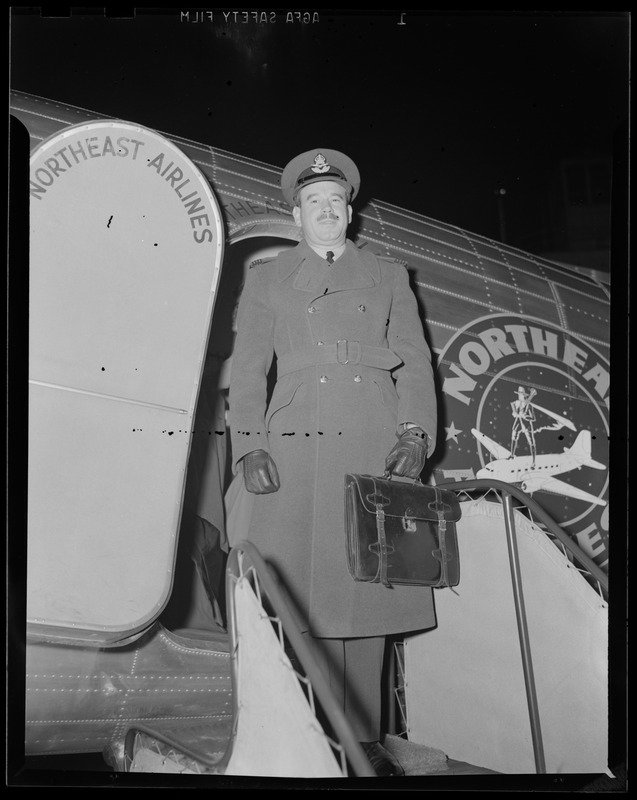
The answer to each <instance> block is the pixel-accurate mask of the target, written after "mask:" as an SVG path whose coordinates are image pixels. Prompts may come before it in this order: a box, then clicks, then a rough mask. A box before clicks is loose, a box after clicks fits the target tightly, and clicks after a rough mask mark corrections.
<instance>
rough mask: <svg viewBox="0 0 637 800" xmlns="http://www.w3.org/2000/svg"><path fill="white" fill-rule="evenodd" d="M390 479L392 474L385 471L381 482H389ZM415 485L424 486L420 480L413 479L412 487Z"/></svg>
mask: <svg viewBox="0 0 637 800" xmlns="http://www.w3.org/2000/svg"><path fill="white" fill-rule="evenodd" d="M392 477H393V473H391V472H390V471H389V470H388V469H386V470H385V472H383V480H388V481H390V480H391V479H392ZM416 484H419V485H420V486H423V485H424V484H423V482H422V481H421V480H420V478H414V485H416Z"/></svg>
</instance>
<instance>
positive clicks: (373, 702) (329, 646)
mask: <svg viewBox="0 0 637 800" xmlns="http://www.w3.org/2000/svg"><path fill="white" fill-rule="evenodd" d="M306 636H307V643H308V646H309V647H310V649H311V650H312V652H313V654H314V656H315V658H316V660H317V662H318V665H319V667H320V668H321V669H322V671H323V673H324V675H325V677H326V679H327V680H328V682H329V685H330V689H331V690H332V694H333V696H334V699H335V700H336V702H337V703H338V704H339V705H340V706H341V708H342V709H343V712H344V714H345V717H346V719H347V721H348V722H349V724H350V726H351V728H352V731H353V733H354V736H355V737H356V739H357V740H358V741H359V742H377V741H379V739H380V734H381V730H380V728H381V713H382V702H381V693H382V688H381V684H382V675H383V657H384V654H385V637H384V636H369V637H364V638H355V639H353V638H352V639H323V638H315V637H312V636H310V635H309V634H306Z"/></svg>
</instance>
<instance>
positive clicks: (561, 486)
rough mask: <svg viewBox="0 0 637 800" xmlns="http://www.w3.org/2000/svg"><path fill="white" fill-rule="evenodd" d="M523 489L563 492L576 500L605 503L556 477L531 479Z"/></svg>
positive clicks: (600, 504) (601, 504) (599, 504)
mask: <svg viewBox="0 0 637 800" xmlns="http://www.w3.org/2000/svg"><path fill="white" fill-rule="evenodd" d="M523 488H524V490H525V491H527V492H530V493H533V492H537V491H542V492H553V493H554V494H563V495H566V496H567V497H575V498H576V499H577V500H584V501H585V502H587V503H593V504H594V505H596V506H605V505H607V503H606V500H601V499H600V498H599V497H596V496H595V495H594V494H589V493H588V492H585V491H584V490H583V489H578V488H577V487H576V486H571V484H570V483H565V482H564V481H560V480H558V479H557V478H538V479H535V480H533V479H531V480H528V481H527V482H526V485H525V486H524V487H523Z"/></svg>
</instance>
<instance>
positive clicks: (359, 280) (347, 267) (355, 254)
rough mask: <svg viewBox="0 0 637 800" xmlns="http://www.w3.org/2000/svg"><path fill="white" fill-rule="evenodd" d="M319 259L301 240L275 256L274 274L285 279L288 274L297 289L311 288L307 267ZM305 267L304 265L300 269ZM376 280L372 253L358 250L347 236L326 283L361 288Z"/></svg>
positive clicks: (377, 270) (377, 272) (332, 288)
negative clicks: (275, 271)
mask: <svg viewBox="0 0 637 800" xmlns="http://www.w3.org/2000/svg"><path fill="white" fill-rule="evenodd" d="M317 261H320V262H321V264H322V260H321V259H320V256H318V255H317V254H316V253H315V252H314V250H312V248H311V247H310V246H309V245H308V244H307V242H305V241H302V242H299V244H298V245H297V246H296V247H293V248H291V249H290V250H286V251H285V252H283V253H281V255H279V257H278V259H277V278H278V280H279V281H285V280H287V279H288V278H290V277H291V276H292V275H295V277H294V283H293V286H294V288H295V289H299V290H301V291H309V292H311V291H314V287H313V285H312V282H311V280H310V277H311V275H309V274H308V269H309V270H311V269H312V262H317ZM304 267H305V269H304ZM378 283H380V266H379V264H378V260H377V259H376V258H374V256H373V255H371V254H369V253H365V252H363V251H361V250H359V249H358V248H357V247H356V245H355V244H354V243H353V242H352V241H350V240H349V239H348V240H347V243H346V247H345V251H344V252H343V254H342V255H341V256H340V258H339V259H338V260H337V261H336V264H335V267H334V268H333V270H332V271H331V274H330V280H329V286H330V292H335V291H342V290H344V289H364V288H370V287H372V286H375V285H376V284H378Z"/></svg>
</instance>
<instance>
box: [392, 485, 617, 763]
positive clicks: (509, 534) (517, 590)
mask: <svg viewBox="0 0 637 800" xmlns="http://www.w3.org/2000/svg"><path fill="white" fill-rule="evenodd" d="M436 485H437V487H438V488H439V489H447V490H450V491H453V492H455V493H466V494H467V496H468V497H469V496H470V495H469V493H470V492H476V491H477V492H482V493H483V495H485V496H486V495H487V494H489V493H495V494H496V495H498V498H499V499H500V500H501V503H502V506H503V512H504V526H505V532H506V539H507V548H508V553H509V566H510V571H511V583H512V587H513V596H514V602H515V613H516V622H517V629H518V638H519V643H520V652H521V656H522V666H523V671H524V684H525V689H526V698H527V707H528V711H529V722H530V727H531V737H532V742H533V754H534V759H535V768H536V772H537V773H538V774H543V773H546V761H545V758H544V746H543V742H542V728H541V723H540V715H539V710H538V702H537V692H536V686H535V677H534V673H533V659H532V654H531V643H530V640H529V633H528V625H527V617H526V609H525V605H524V591H523V586H522V574H521V570H520V558H519V554H518V546H517V533H516V527H515V515H514V511H515V510H517V511H520V512H523V511H524V510H525V509H526V510H528V511H529V512H530V513H531V514H532V519H531V521H532V522H534V523H536V524H537V523H538V522H539V523H540V524H541V525H542V526H544V528H546V531H545V532H546V533H548V534H549V535H550V536H552V537H554V539H555V540H556V542H557V543H558V544H559V546H560V547H561V548H562V549H563V551H564V553H565V555H566V556H567V557H568V558H569V560H571V559H572V560H573V562H574V563H575V566H576V568H577V569H579V570H580V571H581V572H583V573H585V574H586V576H587V577H588V579H589V580H590V582H591V583H592V585H593V586H594V588H596V589H597V591H598V593H599V594H600V596H601V597H602V598H603V599H606V597H607V595H608V576H607V575H606V573H605V572H604V571H603V570H602V569H601V568H600V567H599V566H598V565H597V564H596V563H595V562H594V561H593V560H592V559H591V558H590V557H589V556H588V555H587V554H586V553H585V552H584V551H583V550H582V549H581V548H580V547H579V545H578V544H577V543H576V542H574V541H573V540H572V539H571V538H570V536H569V535H568V534H567V533H565V532H564V531H563V530H562V529H561V528H560V526H559V525H558V524H557V523H556V522H555V521H554V520H553V519H552V518H551V517H550V516H549V515H548V514H547V513H546V511H544V509H543V508H542V507H541V506H540V505H539V504H538V503H537V502H536V501H535V500H533V498H532V497H530V496H529V495H527V494H526V493H525V492H523V491H522V490H521V489H518V487H516V486H512V485H511V484H509V483H505V482H503V481H486V480H469V481H454V482H451V483H442V484H436ZM513 498H516V499H517V500H519V501H520V502H521V503H522V506H523V507H522V508H514V504H513ZM397 644H398V643H395V644H394V648H393V651H392V656H393V658H394V660H395V664H397V665H398V667H399V668H400V667H401V663H400V658H399V656H397V654H396V649H395V648H396V646H397ZM394 673H395V669H394V670H392V674H394ZM394 678H395V675H394ZM394 692H395V695H396V700H397V701H398V705H399V706H400V698H399V696H398V695H399V693H398V691H397V690H396V688H394ZM392 702H393V701H392Z"/></svg>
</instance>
